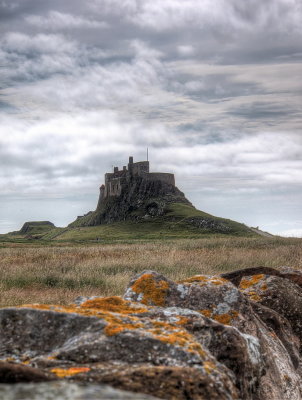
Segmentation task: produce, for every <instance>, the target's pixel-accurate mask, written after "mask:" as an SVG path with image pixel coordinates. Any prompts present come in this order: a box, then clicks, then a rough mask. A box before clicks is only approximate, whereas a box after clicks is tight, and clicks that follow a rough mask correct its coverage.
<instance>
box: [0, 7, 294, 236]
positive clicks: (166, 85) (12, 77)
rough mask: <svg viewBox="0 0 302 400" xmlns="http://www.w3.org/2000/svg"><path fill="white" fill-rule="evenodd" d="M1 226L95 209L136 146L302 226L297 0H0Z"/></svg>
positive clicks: (256, 212)
mask: <svg viewBox="0 0 302 400" xmlns="http://www.w3.org/2000/svg"><path fill="white" fill-rule="evenodd" d="M0 90H1V91H0V188H1V191H0V206H1V208H0V232H3V233H4V232H7V231H11V230H15V229H19V227H20V225H22V223H23V222H25V221H28V220H41V219H43V220H51V221H52V222H54V223H55V224H56V225H58V226H64V225H66V224H68V223H69V222H71V221H72V220H74V219H75V218H76V216H77V215H82V214H83V213H85V212H87V211H89V210H93V209H95V207H96V203H97V198H98V187H99V185H100V184H101V183H102V182H103V175H104V173H105V172H107V171H110V170H111V168H112V165H118V166H120V167H121V166H122V165H125V163H126V162H127V159H128V156H129V155H133V156H134V159H135V160H136V161H138V160H143V159H145V158H146V148H147V146H148V147H149V159H150V162H151V168H152V170H153V171H162V172H174V173H175V176H176V182H177V186H178V187H179V188H180V189H181V190H183V191H184V192H185V194H186V195H187V197H188V198H189V199H190V200H191V201H192V202H193V204H194V205H195V206H196V207H197V208H199V209H201V210H203V211H206V212H209V213H212V214H214V215H217V216H221V217H227V218H231V219H235V220H237V221H240V222H244V223H246V224H247V225H249V226H259V227H260V228H261V229H263V230H267V231H269V232H272V233H278V234H282V235H296V236H302V212H301V204H302V186H301V183H302V172H301V171H302V132H301V126H302V113H301V105H302V2H301V0H265V1H263V0H246V1H242V0H164V1H163V0H89V1H85V0H43V1H41V0H0Z"/></svg>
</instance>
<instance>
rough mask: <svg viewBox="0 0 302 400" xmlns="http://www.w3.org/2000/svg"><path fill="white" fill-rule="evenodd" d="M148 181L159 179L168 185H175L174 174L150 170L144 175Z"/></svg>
mask: <svg viewBox="0 0 302 400" xmlns="http://www.w3.org/2000/svg"><path fill="white" fill-rule="evenodd" d="M144 178H145V179H147V180H148V181H161V182H164V183H167V184H169V185H173V186H175V178H174V174H168V173H165V172H150V173H149V174H146V175H145V176H144Z"/></svg>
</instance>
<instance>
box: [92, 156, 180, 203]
mask: <svg viewBox="0 0 302 400" xmlns="http://www.w3.org/2000/svg"><path fill="white" fill-rule="evenodd" d="M134 178H142V179H144V180H147V181H161V182H163V183H166V184H169V185H172V186H175V178H174V174H169V173H164V172H150V171H149V161H139V162H133V157H129V163H128V167H127V166H124V167H123V169H121V170H119V169H118V167H114V169H113V172H107V173H106V174H105V185H102V186H101V187H100V198H99V203H100V202H101V201H102V200H103V199H107V198H108V197H114V196H119V195H120V194H121V193H122V189H123V187H124V186H125V185H126V184H128V183H130V182H131V180H133V179H134Z"/></svg>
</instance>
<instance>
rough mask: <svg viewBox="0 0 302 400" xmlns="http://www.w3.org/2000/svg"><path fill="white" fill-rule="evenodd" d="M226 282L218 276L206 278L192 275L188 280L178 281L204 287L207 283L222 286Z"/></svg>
mask: <svg viewBox="0 0 302 400" xmlns="http://www.w3.org/2000/svg"><path fill="white" fill-rule="evenodd" d="M227 282H228V281H227V280H226V279H224V278H221V277H220V276H206V275H194V276H191V277H190V278H187V279H184V280H182V281H179V282H178V283H197V284H198V285H200V286H204V285H205V284H207V283H211V284H213V285H223V284H224V283H227Z"/></svg>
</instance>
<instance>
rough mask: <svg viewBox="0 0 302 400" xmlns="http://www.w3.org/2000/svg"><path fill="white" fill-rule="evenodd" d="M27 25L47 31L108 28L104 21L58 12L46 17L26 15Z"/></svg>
mask: <svg viewBox="0 0 302 400" xmlns="http://www.w3.org/2000/svg"><path fill="white" fill-rule="evenodd" d="M25 21H26V22H27V23H28V24H31V25H33V26H36V27H37V28H42V29H49V30H54V31H56V30H58V29H59V30H65V29H76V28H88V29H104V28H108V23H106V22H104V21H97V20H93V19H85V18H82V17H80V16H78V15H71V14H66V13H61V12H58V11H50V12H49V13H48V14H47V15H46V16H42V15H28V16H26V17H25Z"/></svg>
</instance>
